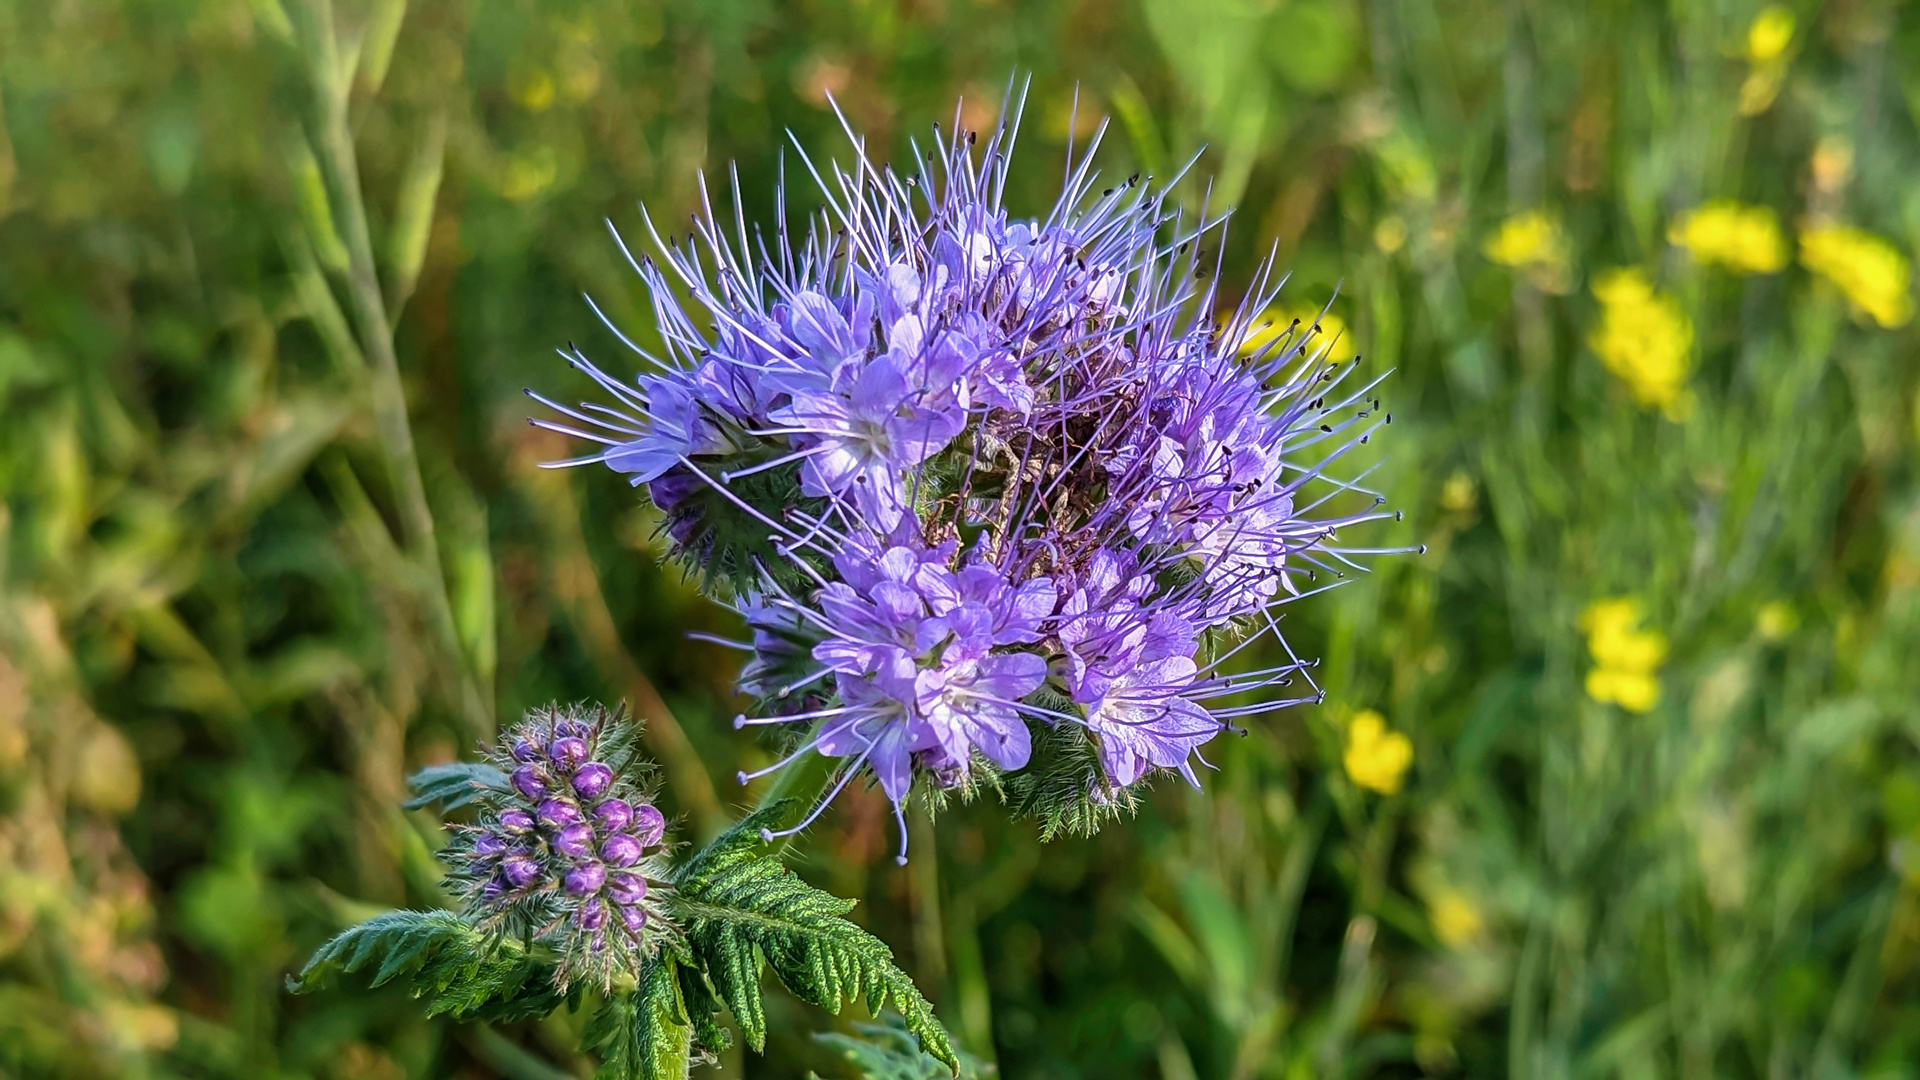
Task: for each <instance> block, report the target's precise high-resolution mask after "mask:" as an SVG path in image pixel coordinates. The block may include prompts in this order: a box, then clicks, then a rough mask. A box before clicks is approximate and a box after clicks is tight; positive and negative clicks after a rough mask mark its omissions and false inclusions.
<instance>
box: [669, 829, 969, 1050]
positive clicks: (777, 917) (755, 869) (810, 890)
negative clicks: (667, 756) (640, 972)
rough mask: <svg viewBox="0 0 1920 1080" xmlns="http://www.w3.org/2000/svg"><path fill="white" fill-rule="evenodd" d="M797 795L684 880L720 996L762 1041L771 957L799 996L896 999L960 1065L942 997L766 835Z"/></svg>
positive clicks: (687, 909)
mask: <svg viewBox="0 0 1920 1080" xmlns="http://www.w3.org/2000/svg"><path fill="white" fill-rule="evenodd" d="M790 802H791V801H790V800H782V801H781V802H778V803H775V804H773V805H771V806H767V807H765V808H763V809H761V810H759V811H756V812H755V813H753V814H750V815H748V816H747V817H746V818H745V819H743V820H742V821H741V822H740V823H739V824H737V825H735V826H734V827H733V828H732V829H731V830H729V831H728V832H727V833H726V834H725V835H724V836H722V837H720V838H719V839H718V840H715V841H714V842H713V843H712V844H711V845H709V846H708V847H707V848H706V850H704V851H702V852H701V853H700V854H699V855H697V856H695V857H694V858H693V859H692V860H691V861H690V862H689V863H688V864H687V865H686V866H685V867H684V868H683V869H682V871H681V873H680V875H679V876H678V878H677V880H676V882H675V891H674V893H673V898H672V901H671V904H672V911H673V916H674V921H675V922H676V923H677V924H678V925H679V926H680V928H681V930H682V931H683V933H684V934H685V936H686V940H687V943H688V946H689V948H690V949H691V950H692V952H693V954H694V956H695V957H696V958H697V959H698V961H699V964H700V966H701V968H702V969H703V970H704V972H705V974H706V978H707V981H708V983H709V984H710V985H711V986H712V987H713V991H714V994H715V996H717V997H718V998H719V1000H720V1001H721V1002H723V1003H725V1005H726V1006H727V1007H728V1008H729V1009H731V1010H732V1012H733V1016H734V1021H735V1022H736V1023H737V1024H739V1025H740V1032H741V1035H742V1036H743V1037H744V1038H745V1039H746V1041H747V1045H749V1046H751V1047H753V1048H754V1049H755V1050H761V1049H762V1048H763V1047H764V1046H765V1045H766V1036H767V1028H766V1011H765V1004H764V1002H763V1001H762V999H761V994H760V969H761V966H762V963H763V962H764V964H765V966H766V967H768V968H771V969H772V970H773V973H774V975H775V976H776V977H777V978H779V980H780V982H781V984H782V985H784V986H785V987H786V988H787V989H788V991H790V992H791V993H792V994H793V995H794V996H795V997H798V998H800V999H801V1000H803V1001H806V1002H808V1003H809V1004H813V1005H818V1006H820V1007H822V1008H825V1009H829V1010H831V1011H833V1012H836V1013H837V1012H839V1011H841V1009H843V1008H845V1007H846V1005H847V1004H848V1003H849V1002H852V1001H855V1000H860V1001H864V1003H865V1004H866V1007H867V1009H868V1011H870V1012H872V1013H875V1014H878V1013H879V1012H880V1010H882V1009H883V1008H885V1007H886V1006H887V1005H888V1003H889V1002H891V1003H892V1004H893V1007H894V1008H896V1009H898V1010H899V1012H900V1014H901V1017H902V1018H903V1021H904V1022H905V1024H906V1029H907V1030H908V1031H910V1032H912V1033H913V1035H914V1037H915V1038H916V1039H918V1040H919V1044H920V1048H921V1049H922V1050H924V1051H925V1052H926V1053H928V1054H931V1055H932V1056H933V1057H935V1058H937V1059H938V1060H940V1061H942V1062H944V1063H945V1064H946V1065H947V1067H948V1068H949V1069H950V1070H953V1071H954V1073H955V1075H958V1070H959V1067H960V1059H959V1057H958V1056H957V1055H956V1054H955V1053H954V1049H953V1044H952V1041H951V1040H950V1039H949V1038H948V1036H947V1032H946V1029H945V1028H942V1027H941V1026H940V1022H939V1021H938V1020H936V1019H934V1015H933V1006H931V1005H929V1004H928V1003H927V999H926V998H925V997H922V996H921V994H920V991H919V989H918V988H916V987H915V986H914V985H913V980H912V979H910V978H908V977H907V973H906V972H905V971H902V970H901V969H900V967H899V965H897V964H895V963H894V961H893V951H892V950H891V949H889V948H887V945H886V943H885V942H883V941H881V940H880V939H879V938H876V937H874V936H873V935H872V934H869V933H867V932H866V931H865V930H862V929H861V928H860V927H858V926H856V925H854V924H853V923H852V922H849V921H848V920H847V919H846V918H845V915H846V913H847V912H848V911H850V910H852V908H853V901H851V900H845V899H842V898H840V897H837V896H834V895H832V894H831V893H827V892H823V891H821V890H819V889H816V888H814V887H813V886H811V885H808V884H807V883H806V882H804V881H802V880H800V878H799V877H798V876H797V875H795V874H794V873H793V871H791V870H789V869H787V868H786V866H784V865H783V864H782V863H781V862H780V860H779V858H778V857H777V856H776V855H774V854H773V853H771V852H770V851H769V850H768V849H767V848H766V847H765V846H764V845H763V843H762V841H761V840H760V830H761V829H762V828H764V827H769V826H772V825H775V824H778V823H779V822H781V821H782V820H783V819H784V816H785V815H786V813H787V811H788V809H789V806H790Z"/></svg>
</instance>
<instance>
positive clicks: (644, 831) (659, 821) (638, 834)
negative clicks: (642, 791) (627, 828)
mask: <svg viewBox="0 0 1920 1080" xmlns="http://www.w3.org/2000/svg"><path fill="white" fill-rule="evenodd" d="M631 829H632V831H633V835H634V838H635V839H637V840H639V841H640V843H641V844H643V845H645V846H646V847H653V846H654V845H655V844H658V843H659V842H660V840H661V838H662V837H664V836H665V835H666V833H667V819H666V816H665V815H664V814H662V813H660V811H659V810H657V809H655V808H654V806H653V804H651V803H641V804H640V805H638V806H636V807H634V808H633V822H632V825H631Z"/></svg>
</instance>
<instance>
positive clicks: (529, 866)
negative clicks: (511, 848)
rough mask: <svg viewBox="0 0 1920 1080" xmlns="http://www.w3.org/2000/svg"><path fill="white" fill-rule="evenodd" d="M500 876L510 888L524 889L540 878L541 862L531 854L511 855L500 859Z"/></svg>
mask: <svg viewBox="0 0 1920 1080" xmlns="http://www.w3.org/2000/svg"><path fill="white" fill-rule="evenodd" d="M500 878H501V880H503V881H505V882H506V883H507V887H508V888H510V889H524V888H526V887H528V886H529V885H532V884H533V883H534V882H535V881H538V880H539V879H540V863H539V861H538V860H536V859H535V858H534V857H533V856H531V855H509V856H507V857H506V858H504V859H502V860H500Z"/></svg>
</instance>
